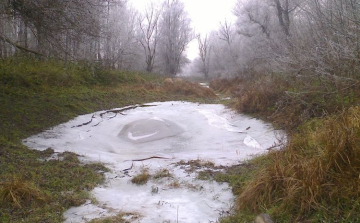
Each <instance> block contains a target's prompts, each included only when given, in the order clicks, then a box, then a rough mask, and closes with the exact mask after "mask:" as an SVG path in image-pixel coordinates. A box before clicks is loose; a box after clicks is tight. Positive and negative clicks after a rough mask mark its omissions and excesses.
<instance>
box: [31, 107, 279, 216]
mask: <svg viewBox="0 0 360 223" xmlns="http://www.w3.org/2000/svg"><path fill="white" fill-rule="evenodd" d="M151 105H157V106H151V107H138V108H136V109H133V110H128V111H126V112H125V114H118V115H116V116H115V115H114V114H111V113H107V114H106V115H103V116H102V117H101V116H100V114H101V113H103V112H97V113H95V114H88V115H83V116H79V117H77V118H76V119H74V120H71V121H69V122H67V123H64V124H61V125H59V126H56V127H54V128H53V129H51V130H48V131H46V132H43V133H41V134H38V135H35V136H32V137H30V138H27V139H25V140H24V144H26V145H27V146H29V147H31V148H34V149H39V150H44V149H46V148H48V147H51V148H53V149H54V150H55V151H56V152H64V151H72V152H75V153H78V154H80V155H83V156H84V158H83V159H84V161H86V162H92V161H94V162H104V163H105V164H106V166H107V167H109V168H110V169H111V172H109V173H106V179H107V182H106V184H105V185H101V186H99V187H97V188H95V189H94V190H93V191H92V194H93V195H94V197H95V198H96V199H97V200H98V203H97V204H90V203H87V204H84V205H82V206H80V207H74V208H72V209H70V210H68V211H67V212H66V213H65V218H66V219H67V220H66V222H85V221H86V220H90V219H92V218H95V217H100V216H107V215H114V214H116V213H117V212H120V211H122V212H132V213H136V214H139V215H140V216H141V217H140V218H139V219H138V220H135V221H134V222H143V223H150V222H151V223H152V222H184V223H185V222H187V223H188V222H209V221H216V220H217V219H218V217H219V216H220V215H221V214H222V213H224V212H225V211H226V210H229V208H230V207H231V206H232V205H233V199H234V197H233V195H232V193H231V190H230V188H229V186H228V185H227V184H218V183H216V182H209V181H201V180H198V179H197V178H196V173H188V172H186V171H185V170H184V169H182V168H181V166H178V165H176V163H177V162H179V161H181V160H184V161H187V160H195V159H201V160H207V161H211V162H214V163H215V164H216V165H233V164H238V163H239V162H241V161H243V160H245V159H248V158H250V157H251V156H253V155H256V154H260V153H263V152H266V150H265V149H266V148H268V147H270V146H272V145H273V144H274V142H276V140H277V139H276V137H275V136H276V135H277V134H278V131H274V130H273V128H272V127H271V126H270V125H269V124H266V123H263V122H262V121H260V120H256V119H253V118H250V117H247V116H244V115H239V114H236V113H235V112H233V111H231V110H229V109H226V108H225V107H224V106H223V105H215V104H211V105H209V104H196V103H188V102H162V103H160V102H159V103H151ZM92 117H93V121H92V122H91V123H89V124H87V125H81V124H82V123H87V122H89V120H91V118H92ZM139 120H147V121H145V122H147V124H146V125H145V126H147V127H148V129H146V128H145V129H143V127H144V126H142V127H141V128H135V130H134V131H133V132H131V131H130V132H127V133H125V138H126V137H128V138H129V137H130V138H131V137H133V140H134V138H135V140H134V141H136V140H138V139H143V138H147V139H149V137H150V138H151V137H153V136H155V135H157V134H158V133H157V132H158V131H162V130H164V131H163V133H164V134H165V136H164V137H161V138H159V139H157V140H150V141H146V142H141V143H134V142H133V141H132V140H127V139H125V138H124V137H119V136H118V135H119V132H121V130H122V129H124V127H125V128H126V126H127V127H128V129H129V128H130V127H129V126H134V125H131V124H130V125H129V123H132V124H134V123H135V124H136V123H138V124H139V123H140V124H139V125H138V127H139V126H141V125H142V124H143V123H144V122H139ZM154 125H155V126H156V125H158V126H157V127H155V128H152V126H154ZM169 125H170V126H175V127H174V128H175V129H177V130H180V129H181V131H180V132H176V134H172V133H171V132H170V134H168V133H169V132H167V131H168V129H166V128H167V127H168V126H169ZM74 126H80V127H74ZM72 127H73V128H72ZM163 128H165V129H163ZM170 129H172V128H170ZM135 132H137V133H135ZM129 134H130V135H129ZM166 134H168V135H166ZM136 137H138V138H136ZM151 157H152V158H151ZM149 158H150V159H149ZM140 160H142V161H140ZM130 167H131V169H130V170H126V169H129V168H130ZM144 169H146V170H147V171H148V172H149V173H150V174H152V175H155V174H156V172H157V171H161V170H162V169H167V170H169V172H170V173H171V175H172V177H168V178H163V179H160V180H158V179H151V180H150V181H149V182H148V183H147V184H146V185H143V186H137V185H134V184H132V183H131V182H130V180H131V178H132V177H133V176H134V175H136V174H138V173H140V172H141V171H143V170H144ZM174 185H176V186H174ZM154 191H155V192H154Z"/></svg>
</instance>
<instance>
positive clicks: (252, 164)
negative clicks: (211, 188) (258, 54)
mask: <svg viewBox="0 0 360 223" xmlns="http://www.w3.org/2000/svg"><path fill="white" fill-rule="evenodd" d="M211 86H212V87H213V88H214V89H216V90H218V91H221V92H224V93H227V94H230V95H232V97H233V100H232V104H231V106H233V107H234V108H236V109H237V110H238V111H240V112H244V113H248V114H252V115H254V116H258V117H262V118H264V119H266V120H268V121H271V122H273V123H274V124H275V126H278V127H281V128H284V129H286V130H287V132H288V134H289V140H288V142H287V143H286V144H284V145H283V148H282V149H281V150H280V151H271V152H269V154H268V155H266V156H263V157H259V158H257V159H254V160H251V161H249V162H247V163H245V164H243V165H242V166H240V167H238V169H235V170H234V169H230V170H229V172H228V174H225V175H224V176H222V177H221V178H219V179H217V180H219V181H226V182H229V183H230V184H231V185H232V186H233V188H234V192H235V194H236V195H237V202H236V210H235V212H234V214H233V215H232V216H230V217H228V218H226V219H223V220H222V222H251V221H252V220H253V219H254V218H255V216H256V215H258V214H260V213H263V212H265V213H269V214H270V215H271V216H272V217H273V218H274V220H275V222H358V221H359V220H360V219H359V218H360V216H359V213H360V206H359V199H360V187H359V185H360V184H359V183H360V182H359V171H360V166H359V164H360V158H359V157H360V156H359V153H360V147H359V145H360V107H359V106H358V105H359V102H360V101H359V100H360V90H359V82H358V81H357V80H355V79H347V78H338V79H322V78H321V79H320V78H316V77H307V78H304V77H297V76H294V77H291V76H283V75H269V76H262V77H261V76H260V77H255V78H254V79H251V80H249V79H239V78H238V79H235V80H216V81H214V82H212V84H211ZM232 171H233V172H232ZM234 171H235V174H234Z"/></svg>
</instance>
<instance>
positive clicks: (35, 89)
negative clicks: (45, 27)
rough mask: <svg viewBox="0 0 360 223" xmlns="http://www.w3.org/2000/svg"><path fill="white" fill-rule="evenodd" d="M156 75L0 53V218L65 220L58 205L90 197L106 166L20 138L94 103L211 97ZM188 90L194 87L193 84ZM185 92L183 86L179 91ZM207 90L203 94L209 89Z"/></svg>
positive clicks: (94, 106) (93, 106)
mask: <svg viewBox="0 0 360 223" xmlns="http://www.w3.org/2000/svg"><path fill="white" fill-rule="evenodd" d="M163 81H164V78H162V77H160V76H155V75H148V74H142V73H132V72H124V71H111V70H110V71H109V70H104V69H102V68H101V67H100V66H98V65H96V64H95V65H94V64H91V65H89V64H86V63H64V62H59V61H55V60H36V59H33V58H9V59H6V60H0V104H1V106H0V170H1V171H0V222H51V223H53V222H62V221H63V220H64V219H63V216H62V215H63V212H64V211H65V210H66V209H68V208H69V207H71V206H76V205H80V204H82V203H84V202H85V200H86V199H91V196H90V195H89V193H88V192H89V191H90V190H91V189H92V188H94V187H95V186H96V185H97V184H99V183H101V182H103V180H104V176H103V175H102V173H103V172H104V171H107V169H106V168H105V167H104V166H103V165H102V164H99V163H93V164H86V165H83V164H81V163H80V162H79V159H78V156H77V155H76V154H73V153H69V152H66V153H63V154H57V155H58V158H57V159H54V160H48V161H44V160H45V158H46V157H50V156H51V155H53V153H54V151H53V150H52V149H51V148H49V149H47V150H45V151H43V152H39V151H34V150H30V149H28V148H27V147H25V146H23V145H22V144H21V139H24V138H26V137H28V136H30V135H33V134H37V133H39V132H41V131H43V130H46V129H48V128H50V127H52V126H55V125H58V124H60V123H63V122H67V121H68V120H70V119H72V118H74V117H76V116H78V115H81V114H87V113H92V112H95V111H99V110H106V109H112V108H116V107H123V106H127V105H132V104H141V103H146V102H153V101H165V100H190V101H208V102H210V101H213V95H211V94H210V92H207V93H202V92H199V91H198V90H196V91H195V89H196V87H195V84H192V83H189V82H184V84H183V86H185V87H184V89H185V90H182V89H181V87H180V86H177V88H176V89H173V90H171V91H169V90H168V89H166V87H165V86H164V84H163ZM191 89H193V90H191ZM183 92H187V95H184V94H183ZM207 94H208V95H207Z"/></svg>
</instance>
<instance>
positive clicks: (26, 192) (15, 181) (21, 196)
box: [0, 176, 47, 208]
mask: <svg viewBox="0 0 360 223" xmlns="http://www.w3.org/2000/svg"><path fill="white" fill-rule="evenodd" d="M46 199H47V196H46V194H44V193H43V192H42V191H41V190H40V189H39V188H37V187H36V186H35V185H34V184H33V183H32V182H30V181H24V180H23V179H21V178H20V177H16V176H15V177H11V178H10V179H9V180H7V181H3V182H0V202H1V203H7V204H10V205H12V206H13V207H17V208H22V207H23V206H24V205H26V206H31V204H32V203H33V202H36V203H38V204H39V203H40V204H41V203H44V202H46Z"/></svg>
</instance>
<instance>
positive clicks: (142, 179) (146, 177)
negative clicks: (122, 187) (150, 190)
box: [131, 169, 151, 185]
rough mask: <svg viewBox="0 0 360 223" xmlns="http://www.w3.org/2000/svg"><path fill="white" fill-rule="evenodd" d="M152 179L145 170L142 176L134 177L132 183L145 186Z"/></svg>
mask: <svg viewBox="0 0 360 223" xmlns="http://www.w3.org/2000/svg"><path fill="white" fill-rule="evenodd" d="M150 177H151V176H150V174H149V173H148V172H147V170H145V169H144V170H143V171H142V172H141V173H140V174H138V175H136V176H134V177H133V178H132V179H131V183H133V184H137V185H144V184H146V183H147V182H148V181H149V179H150Z"/></svg>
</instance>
